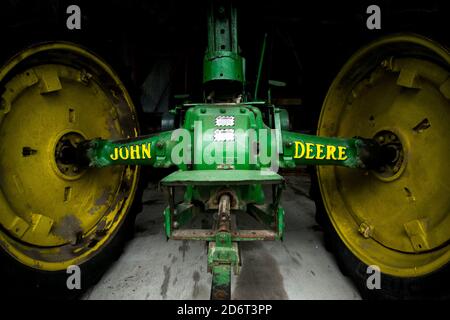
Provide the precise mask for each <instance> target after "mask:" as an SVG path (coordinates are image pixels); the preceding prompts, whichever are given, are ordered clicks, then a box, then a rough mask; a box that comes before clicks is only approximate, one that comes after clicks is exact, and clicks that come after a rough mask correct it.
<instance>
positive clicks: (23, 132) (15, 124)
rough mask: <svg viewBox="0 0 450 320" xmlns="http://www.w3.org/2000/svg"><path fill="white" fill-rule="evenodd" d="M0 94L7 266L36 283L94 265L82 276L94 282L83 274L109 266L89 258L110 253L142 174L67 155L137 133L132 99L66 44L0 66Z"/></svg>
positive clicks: (0, 219) (102, 67) (0, 240)
mask: <svg viewBox="0 0 450 320" xmlns="http://www.w3.org/2000/svg"><path fill="white" fill-rule="evenodd" d="M0 90H1V92H0V93H1V102H0V103H1V104H0V225H1V229H0V246H1V249H2V250H3V253H2V256H3V257H4V259H3V260H5V261H14V263H16V264H17V265H18V266H19V267H18V268H16V269H17V270H22V271H23V273H22V274H21V273H20V272H19V273H15V274H14V276H13V277H17V279H16V281H21V280H20V279H19V278H27V277H28V275H31V276H29V277H31V278H33V279H36V278H38V277H36V275H39V274H40V273H44V274H45V275H46V276H45V277H42V278H43V279H44V280H39V281H43V282H44V283H38V284H36V285H38V286H45V285H46V284H45V281H46V280H45V278H51V277H52V276H49V275H48V272H51V273H53V274H55V279H56V277H57V276H56V275H57V274H59V275H61V274H62V275H63V276H62V278H64V279H65V277H66V276H67V274H66V272H65V271H66V269H67V268H68V267H69V266H71V265H78V266H81V267H83V266H87V265H88V264H91V265H95V264H96V266H95V267H94V268H92V269H93V270H89V271H86V272H85V274H84V276H86V278H93V277H92V275H91V274H87V272H92V273H97V272H99V271H100V270H101V269H102V265H104V264H105V265H106V263H104V262H98V261H97V262H96V263H94V262H95V259H102V260H105V258H107V256H108V255H111V256H113V253H112V252H109V251H110V250H113V249H114V250H115V249H116V248H117V247H118V246H119V245H118V243H117V242H120V241H121V240H120V239H122V238H123V235H121V233H122V229H124V228H126V225H127V224H129V223H127V222H126V221H127V216H128V213H129V212H130V210H131V208H132V206H133V200H134V197H135V194H136V190H137V186H138V176H139V172H138V171H139V170H138V168H137V167H131V166H128V167H113V168H105V169H102V170H95V169H89V168H83V167H79V166H78V165H77V163H76V161H74V159H73V155H71V154H70V152H69V151H68V150H71V149H72V148H70V145H76V144H77V143H79V142H81V141H83V140H86V139H93V138H96V137H101V138H106V139H118V138H129V137H134V136H137V135H138V131H139V128H138V124H137V119H136V112H135V109H134V106H133V104H132V102H131V99H130V97H129V96H128V94H127V92H126V90H125V88H124V86H123V84H122V83H121V81H120V80H119V78H118V77H117V75H116V74H115V73H114V72H113V71H112V70H111V68H110V67H109V66H108V65H107V64H105V63H104V62H103V61H102V60H100V59H99V58H98V57H97V56H95V55H94V54H92V53H90V52H89V51H87V50H86V49H83V48H81V47H79V46H76V45H73V44H69V43H48V44H42V45H38V46H34V47H31V48H28V49H26V50H25V51H23V52H21V53H20V54H18V55H16V56H15V57H13V58H12V59H11V60H10V61H9V62H8V63H7V64H6V65H5V66H4V67H3V68H2V69H0ZM116 238H117V239H116ZM118 238H120V239H118ZM107 253H108V254H107ZM3 260H2V261H1V262H0V267H1V268H2V269H8V268H7V266H8V262H4V261H3ZM5 272H8V271H7V270H6V271H5ZM64 279H62V280H64ZM31 282H32V281H31ZM52 282H53V283H54V282H55V281H53V280H52ZM62 283H63V284H65V281H62Z"/></svg>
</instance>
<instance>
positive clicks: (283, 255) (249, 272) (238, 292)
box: [83, 176, 360, 300]
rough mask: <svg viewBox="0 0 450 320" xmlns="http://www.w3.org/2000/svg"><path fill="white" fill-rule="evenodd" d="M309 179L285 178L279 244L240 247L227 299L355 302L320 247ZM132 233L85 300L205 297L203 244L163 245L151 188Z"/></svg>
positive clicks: (160, 203) (160, 201)
mask: <svg viewBox="0 0 450 320" xmlns="http://www.w3.org/2000/svg"><path fill="white" fill-rule="evenodd" d="M308 190H309V178H308V177H305V176H301V177H288V178H287V189H286V190H285V192H284V196H283V200H282V203H283V206H284V208H285V212H286V234H285V240H284V241H283V242H281V241H276V242H275V241H274V242H252V243H243V244H241V247H240V248H241V255H242V260H243V261H242V262H243V267H242V269H241V274H240V275H239V276H233V280H232V298H233V299H360V295H359V293H358V291H357V290H356V288H355V287H354V286H353V284H352V283H351V281H350V280H349V279H348V278H346V277H344V276H343V275H342V274H341V272H340V271H339V269H338V267H337V265H336V263H335V261H334V258H333V256H332V255H331V254H330V253H329V252H327V251H326V250H325V248H324V246H323V239H322V232H321V231H319V230H318V228H317V225H316V222H315V220H314V212H315V206H314V203H313V201H311V200H310V199H309V198H308V197H307V194H308ZM144 204H145V205H144V210H143V212H142V213H141V214H140V215H139V216H138V218H137V221H136V235H135V238H134V239H133V240H132V241H130V242H129V243H128V245H127V247H126V248H125V252H124V253H123V254H122V256H121V257H120V259H119V260H118V261H117V262H116V263H115V264H114V265H113V266H112V267H111V268H110V269H109V270H108V272H107V273H106V274H105V275H104V276H103V278H102V279H101V280H100V281H99V283H98V284H97V285H96V286H95V287H93V288H91V289H90V290H89V291H88V292H87V293H86V294H85V296H84V297H83V298H84V299H141V300H142V299H176V300H178V299H182V300H191V299H209V295H210V285H211V275H210V274H208V273H207V272H206V253H207V251H206V246H205V243H204V242H198V241H175V240H170V241H168V242H167V241H166V239H165V236H164V233H163V226H162V225H163V217H162V212H163V208H164V206H165V202H164V197H163V194H162V193H160V192H158V191H157V190H156V188H155V186H150V187H149V188H148V189H147V190H146V192H145V194H144Z"/></svg>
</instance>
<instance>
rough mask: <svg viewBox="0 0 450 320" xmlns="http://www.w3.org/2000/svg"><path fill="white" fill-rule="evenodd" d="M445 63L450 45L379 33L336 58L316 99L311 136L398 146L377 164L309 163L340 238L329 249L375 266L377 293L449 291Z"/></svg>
mask: <svg viewBox="0 0 450 320" xmlns="http://www.w3.org/2000/svg"><path fill="white" fill-rule="evenodd" d="M449 64H450V54H449V52H448V51H447V50H446V49H445V48H444V47H442V46H440V45H438V44H436V43H434V42H432V41H431V40H428V39H425V38H422V37H419V36H415V35H395V36H390V37H386V38H383V39H380V40H378V41H376V42H374V43H372V44H370V45H368V46H367V47H365V48H363V49H362V50H360V51H359V52H357V53H356V54H355V55H354V56H353V57H352V58H351V59H350V60H349V62H348V63H347V64H346V65H345V66H344V67H343V69H342V70H341V72H340V73H339V75H338V76H337V78H336V79H335V80H334V82H333V84H332V86H331V88H330V89H329V92H328V94H327V96H326V99H325V102H324V105H323V108H322V113H321V116H320V120H319V126H318V134H319V135H323V136H342V137H349V136H361V137H366V138H374V139H376V140H377V141H379V143H381V144H387V145H389V146H390V147H391V148H392V149H393V152H395V154H396V157H395V159H394V160H393V161H392V162H391V163H389V164H388V165H386V166H385V167H383V168H381V169H380V170H378V171H370V172H368V171H360V172H355V171H352V170H350V169H345V168H337V167H319V168H318V169H317V177H318V184H319V186H320V190H321V194H322V198H323V206H324V209H325V211H326V212H327V219H328V222H329V223H330V224H329V225H330V230H331V232H333V233H335V234H336V235H337V236H338V239H339V241H341V242H342V244H343V248H339V249H338V251H339V250H340V251H341V252H340V253H339V252H338V253H337V254H338V255H341V260H342V261H341V262H342V263H343V264H344V265H346V267H348V268H350V269H351V268H352V266H350V265H351V264H352V263H354V264H355V263H361V266H369V265H376V266H378V267H379V268H380V269H381V272H382V274H383V277H384V279H385V281H384V284H385V288H384V289H385V290H384V291H383V290H381V291H379V292H378V294H379V295H380V294H381V295H382V294H385V295H386V296H391V297H400V298H401V297H415V296H421V295H423V294H424V290H428V291H434V292H431V293H432V294H437V293H439V292H442V290H444V291H445V292H447V293H448V289H446V288H444V286H445V283H444V282H445V281H444V282H442V281H443V278H442V277H443V276H444V274H445V276H448V264H449V260H450V242H449V240H450V197H449V192H450V166H449V165H448V158H449V156H450V144H449V137H450V68H449ZM318 207H319V206H318ZM346 251H349V252H350V253H351V257H352V258H351V259H350V258H345V257H344V256H345V255H346V253H345V252H346ZM347 256H350V254H348V255H347ZM350 260H352V261H353V262H350ZM353 267H354V266H353ZM355 272H356V271H355V270H350V271H349V273H355ZM359 272H362V273H363V274H364V275H366V276H367V275H368V274H367V273H366V271H365V270H362V271H361V270H360V271H359ZM350 275H351V274H350ZM352 276H354V277H357V276H355V275H352ZM383 277H382V281H383ZM429 279H433V280H429ZM359 280H360V281H361V282H362V283H361V284H360V285H361V287H364V286H365V282H364V281H363V279H361V277H360V279H359ZM422 280H423V281H422ZM422 282H423V283H422ZM439 282H441V283H440V284H439ZM381 287H382V289H383V283H382V286H381ZM424 288H427V289H424Z"/></svg>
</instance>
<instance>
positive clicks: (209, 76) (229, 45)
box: [203, 0, 245, 83]
mask: <svg viewBox="0 0 450 320" xmlns="http://www.w3.org/2000/svg"><path fill="white" fill-rule="evenodd" d="M244 79H245V76H244V59H243V58H242V57H241V56H240V55H239V47H238V36H237V13H236V8H235V7H234V5H233V2H232V1H222V2H219V1H217V0H210V6H209V8H208V49H207V51H206V53H205V57H204V60H203V83H206V82H209V81H213V80H229V81H238V82H241V83H244Z"/></svg>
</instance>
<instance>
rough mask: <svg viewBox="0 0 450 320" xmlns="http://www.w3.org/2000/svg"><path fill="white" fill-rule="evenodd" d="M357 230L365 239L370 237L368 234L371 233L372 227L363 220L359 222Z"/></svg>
mask: <svg viewBox="0 0 450 320" xmlns="http://www.w3.org/2000/svg"><path fill="white" fill-rule="evenodd" d="M358 231H359V233H361V235H362V236H363V237H364V238H366V239H368V238H370V236H371V235H372V228H371V227H370V226H369V225H368V224H367V223H365V222H363V223H361V225H360V226H359V229H358Z"/></svg>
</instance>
